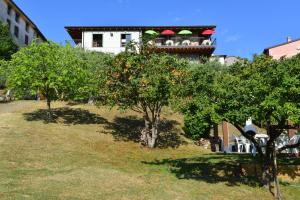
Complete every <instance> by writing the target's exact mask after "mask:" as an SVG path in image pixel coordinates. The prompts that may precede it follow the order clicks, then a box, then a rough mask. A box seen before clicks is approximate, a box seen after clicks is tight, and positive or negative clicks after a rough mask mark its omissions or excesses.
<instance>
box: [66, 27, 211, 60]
mask: <svg viewBox="0 0 300 200" xmlns="http://www.w3.org/2000/svg"><path fill="white" fill-rule="evenodd" d="M215 28H216V26H67V27H65V29H66V30H67V32H68V33H69V34H70V36H71V37H72V39H73V40H74V42H75V44H76V45H77V46H79V47H82V48H83V49H85V50H91V51H99V52H105V53H113V54H118V53H120V52H123V51H125V47H126V45H127V44H128V43H129V42H131V41H134V42H136V43H141V40H142V38H143V36H145V35H155V37H154V38H153V39H152V40H151V41H149V43H151V44H153V45H155V46H156V47H157V48H155V51H158V52H167V53H171V54H178V55H181V56H187V57H189V58H199V56H211V55H212V53H213V52H214V50H215V48H216V40H215V39H213V37H212V36H213V34H214V33H215V31H214V30H215Z"/></svg>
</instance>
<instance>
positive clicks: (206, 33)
mask: <svg viewBox="0 0 300 200" xmlns="http://www.w3.org/2000/svg"><path fill="white" fill-rule="evenodd" d="M214 33H215V30H214V29H207V30H204V31H203V32H202V33H201V34H202V35H212V34H214Z"/></svg>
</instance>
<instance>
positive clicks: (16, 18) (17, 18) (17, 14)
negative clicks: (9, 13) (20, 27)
mask: <svg viewBox="0 0 300 200" xmlns="http://www.w3.org/2000/svg"><path fill="white" fill-rule="evenodd" d="M15 20H16V22H18V23H19V20H20V15H19V13H16V17H15Z"/></svg>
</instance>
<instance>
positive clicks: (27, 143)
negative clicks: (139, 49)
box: [0, 101, 300, 199]
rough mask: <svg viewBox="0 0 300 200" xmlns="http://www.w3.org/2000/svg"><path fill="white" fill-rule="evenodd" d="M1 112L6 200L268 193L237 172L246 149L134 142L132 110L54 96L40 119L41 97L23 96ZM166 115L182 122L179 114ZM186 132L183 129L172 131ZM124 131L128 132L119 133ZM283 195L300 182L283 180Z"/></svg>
mask: <svg viewBox="0 0 300 200" xmlns="http://www.w3.org/2000/svg"><path fill="white" fill-rule="evenodd" d="M4 105H5V107H11V109H10V110H7V111H4V112H1V114H0V117H1V120H0V130H1V131H0V144H1V149H0V154H1V158H2V159H1V161H0V180H1V184H0V195H1V197H2V198H4V199H245V198H248V197H249V196H251V197H252V198H254V199H270V198H271V197H272V196H271V194H270V193H269V191H268V190H266V189H264V188H261V187H259V186H258V185H259V183H258V182H257V181H256V180H255V179H251V178H247V177H239V176H236V175H235V174H234V170H233V168H234V165H237V164H238V163H241V162H249V159H251V158H249V157H245V156H243V155H224V154H212V153H211V152H210V151H209V150H205V149H202V148H199V146H196V145H194V144H193V142H192V141H190V140H188V139H186V138H184V137H182V135H180V134H179V135H178V137H179V138H180V139H177V140H178V141H181V142H180V143H181V144H180V145H179V146H178V147H177V148H167V147H161V148H157V149H154V150H150V149H148V148H145V147H142V146H141V145H140V144H139V143H136V142H134V139H130V138H134V136H133V135H128V134H129V133H130V132H131V130H132V129H131V127H130V126H132V127H136V126H137V125H138V124H140V120H141V118H140V117H141V116H140V115H138V114H136V113H135V112H132V111H128V112H125V113H123V112H119V111H118V110H116V109H113V110H110V109H109V108H105V107H101V108H100V109H98V108H95V107H94V106H88V105H74V106H70V105H67V104H66V103H62V102H55V103H54V105H53V109H54V111H53V112H54V115H55V116H56V117H55V121H54V122H51V123H45V121H44V120H43V119H41V118H37V115H38V114H40V113H41V112H42V111H43V110H44V109H45V108H44V107H45V106H44V102H36V101H25V102H24V101H18V102H13V103H10V104H0V109H1V111H3V110H2V108H3V106H4ZM163 118H168V119H169V120H173V121H176V122H177V123H178V124H177V125H175V127H174V130H176V129H179V130H180V127H181V126H182V117H181V116H178V115H177V114H174V113H172V112H169V111H164V113H163ZM175 132H176V133H181V131H178V132H177V131H175ZM120 136H127V137H120ZM281 187H282V188H281V189H282V192H283V197H284V199H297V198H298V197H299V187H300V185H299V183H298V184H297V183H289V184H288V183H283V185H282V186H281Z"/></svg>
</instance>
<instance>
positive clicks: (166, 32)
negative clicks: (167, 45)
mask: <svg viewBox="0 0 300 200" xmlns="http://www.w3.org/2000/svg"><path fill="white" fill-rule="evenodd" d="M161 34H162V35H175V32H174V31H172V30H164V31H163V32H161Z"/></svg>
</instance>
